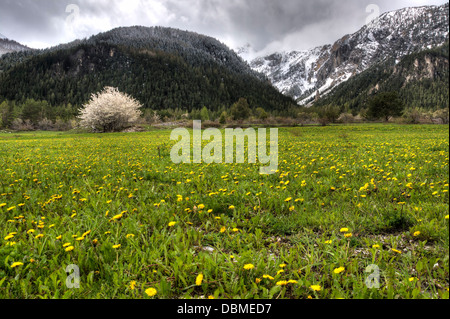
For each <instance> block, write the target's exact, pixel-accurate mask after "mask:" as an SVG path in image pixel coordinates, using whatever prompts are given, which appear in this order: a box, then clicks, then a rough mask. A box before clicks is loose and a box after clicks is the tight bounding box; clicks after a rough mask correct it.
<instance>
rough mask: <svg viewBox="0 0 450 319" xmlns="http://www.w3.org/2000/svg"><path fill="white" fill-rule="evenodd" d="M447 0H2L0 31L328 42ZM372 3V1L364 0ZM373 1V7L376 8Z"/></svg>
mask: <svg viewBox="0 0 450 319" xmlns="http://www.w3.org/2000/svg"><path fill="white" fill-rule="evenodd" d="M445 2H448V1H447V0H416V1H411V0H339V1H336V0H333V1H332V0H280V1H274V0H225V1H224V0H19V1H17V0H0V34H3V35H5V36H6V37H8V38H10V39H14V40H16V41H18V42H21V43H22V44H25V45H28V46H30V47H34V48H44V47H48V46H53V45H57V44H60V43H66V42H70V41H72V40H75V39H78V38H85V37H89V36H91V35H94V34H97V33H99V32H103V31H108V30H110V29H113V28H115V27H120V26H133V25H143V26H156V25H159V26H165V27H174V28H179V29H182V30H189V31H194V32H198V33H201V34H206V35H209V36H212V37H215V38H217V39H219V40H220V41H222V42H224V43H225V44H227V45H228V46H230V47H231V48H233V49H234V48H237V47H240V46H243V45H246V44H250V46H251V48H252V49H253V50H254V53H255V54H257V53H259V54H262V53H270V52H274V51H284V50H285V51H290V50H303V49H309V48H312V47H315V46H318V45H323V44H328V43H333V42H334V41H335V40H337V39H338V38H340V37H342V36H343V35H345V34H348V33H353V32H355V31H357V30H358V29H359V28H361V27H362V26H363V25H364V24H365V23H366V21H367V19H368V18H370V17H371V16H373V15H374V14H376V11H377V10H378V9H379V11H380V13H383V12H386V11H391V10H396V9H400V8H404V7H408V6H421V5H440V4H443V3H445ZM371 4H374V5H375V6H370V7H368V6H369V5H371ZM373 8H378V9H377V10H374V9H373Z"/></svg>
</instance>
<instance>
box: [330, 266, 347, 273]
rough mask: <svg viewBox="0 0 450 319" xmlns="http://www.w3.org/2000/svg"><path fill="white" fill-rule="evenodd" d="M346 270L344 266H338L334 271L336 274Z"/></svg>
mask: <svg viewBox="0 0 450 319" xmlns="http://www.w3.org/2000/svg"><path fill="white" fill-rule="evenodd" d="M344 271H345V268H344V267H339V268H336V269H335V270H333V272H334V273H335V274H340V273H342V272H344Z"/></svg>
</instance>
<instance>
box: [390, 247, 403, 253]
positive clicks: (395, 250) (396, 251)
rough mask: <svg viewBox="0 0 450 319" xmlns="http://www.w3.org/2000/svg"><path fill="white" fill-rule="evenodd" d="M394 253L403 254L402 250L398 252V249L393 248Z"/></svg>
mask: <svg viewBox="0 0 450 319" xmlns="http://www.w3.org/2000/svg"><path fill="white" fill-rule="evenodd" d="M392 251H393V252H395V253H397V254H401V253H402V252H401V251H400V250H397V249H394V248H392Z"/></svg>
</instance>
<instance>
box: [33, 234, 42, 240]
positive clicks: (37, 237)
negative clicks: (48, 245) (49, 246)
mask: <svg viewBox="0 0 450 319" xmlns="http://www.w3.org/2000/svg"><path fill="white" fill-rule="evenodd" d="M42 237H44V235H43V234H39V235H37V236H36V237H34V238H36V239H39V238H42Z"/></svg>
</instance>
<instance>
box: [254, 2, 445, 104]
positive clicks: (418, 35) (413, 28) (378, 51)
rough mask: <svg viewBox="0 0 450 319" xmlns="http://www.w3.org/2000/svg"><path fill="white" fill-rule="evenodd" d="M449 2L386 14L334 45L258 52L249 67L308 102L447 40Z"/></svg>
mask: <svg viewBox="0 0 450 319" xmlns="http://www.w3.org/2000/svg"><path fill="white" fill-rule="evenodd" d="M448 25H449V4H448V3H446V4H444V5H441V6H424V7H415V8H405V9H401V10H397V11H393V12H388V13H384V14H382V15H381V16H380V17H379V18H377V19H375V20H373V21H372V22H370V23H368V24H367V25H365V26H364V27H363V28H361V29H360V30H359V31H357V32H355V33H354V34H351V35H346V36H344V37H342V38H341V39H339V40H338V41H336V42H335V43H334V44H332V45H324V46H320V47H317V48H313V49H311V50H306V51H294V52H282V53H274V54H271V55H269V56H265V57H259V58H256V59H254V60H252V61H251V62H250V66H251V67H252V68H253V69H254V70H256V71H258V72H261V73H264V74H265V75H267V77H268V78H269V79H270V80H271V82H272V83H273V85H274V86H275V87H277V88H278V90H279V91H280V92H282V93H283V94H286V95H289V96H292V97H293V98H295V99H296V100H297V102H299V104H308V103H310V102H312V101H314V100H315V98H316V97H317V96H318V93H317V91H319V95H320V96H323V95H325V94H327V93H328V92H329V91H330V90H331V89H332V88H334V87H335V86H337V85H339V84H340V83H343V82H345V81H347V80H349V79H350V78H352V77H353V76H355V75H356V74H360V73H361V72H363V71H365V70H367V69H368V68H370V67H371V66H373V65H375V64H378V63H382V62H385V61H387V60H389V59H393V60H394V61H398V60H400V59H401V58H402V57H404V56H406V55H408V54H411V53H413V52H417V51H421V50H424V49H428V48H433V47H436V46H439V45H443V44H444V43H445V42H446V41H448V39H449V27H448Z"/></svg>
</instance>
